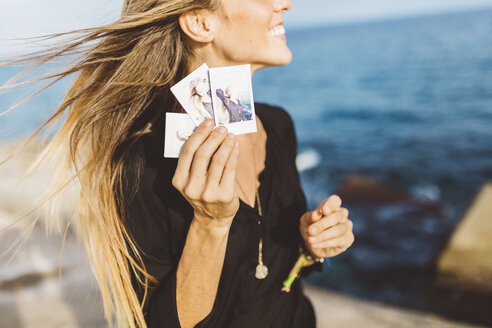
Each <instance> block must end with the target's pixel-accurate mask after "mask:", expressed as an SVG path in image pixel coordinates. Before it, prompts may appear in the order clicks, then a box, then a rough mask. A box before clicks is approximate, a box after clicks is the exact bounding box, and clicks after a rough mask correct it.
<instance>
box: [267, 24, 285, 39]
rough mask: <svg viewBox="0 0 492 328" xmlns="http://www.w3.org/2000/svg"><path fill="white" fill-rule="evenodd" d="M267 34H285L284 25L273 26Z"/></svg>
mask: <svg viewBox="0 0 492 328" xmlns="http://www.w3.org/2000/svg"><path fill="white" fill-rule="evenodd" d="M268 34H270V35H271V36H279V35H285V29H284V26H283V25H278V26H275V27H274V28H271V29H270V30H268Z"/></svg>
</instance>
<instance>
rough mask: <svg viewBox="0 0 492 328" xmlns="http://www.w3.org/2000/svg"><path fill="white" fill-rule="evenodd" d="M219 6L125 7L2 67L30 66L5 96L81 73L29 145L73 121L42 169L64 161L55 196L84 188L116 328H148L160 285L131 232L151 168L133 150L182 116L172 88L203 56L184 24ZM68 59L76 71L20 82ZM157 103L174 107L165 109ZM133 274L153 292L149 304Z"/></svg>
mask: <svg viewBox="0 0 492 328" xmlns="http://www.w3.org/2000/svg"><path fill="white" fill-rule="evenodd" d="M218 6H219V0H125V2H124V5H123V11H122V14H121V17H120V18H119V19H118V20H117V21H116V22H114V23H111V24H108V25H106V26H102V27H97V28H89V29H83V30H77V31H73V32H69V33H61V34H56V35H52V36H49V37H48V38H50V39H57V38H62V39H61V40H60V41H59V42H58V43H57V44H56V46H55V47H52V48H50V49H47V50H41V51H38V52H34V53H31V54H28V55H24V56H20V57H15V58H7V59H3V60H1V61H0V67H1V66H13V65H26V64H30V66H28V68H26V69H25V70H24V72H23V73H22V74H19V75H17V76H15V77H14V78H12V79H11V80H10V81H8V82H7V83H5V84H4V85H3V86H1V87H0V90H3V89H8V88H13V87H17V86H20V85H24V84H27V83H32V82H40V81H47V85H46V86H45V87H43V88H42V89H41V90H39V91H38V93H39V92H42V91H43V90H45V89H46V88H48V87H49V86H51V85H53V84H54V83H56V82H58V81H59V80H61V79H63V78H66V77H67V76H71V75H72V74H76V78H75V80H74V82H73V84H72V86H71V87H70V89H69V91H68V93H67V94H66V96H65V98H64V99H63V101H62V103H61V104H60V106H59V107H58V109H57V110H56V111H55V113H54V114H53V115H52V116H51V117H50V118H49V119H48V120H47V121H46V122H45V123H44V124H43V125H42V126H40V127H39V128H38V129H37V130H36V131H35V132H34V133H33V134H32V135H31V137H30V138H29V139H28V140H32V139H33V138H34V137H35V136H37V135H39V134H40V133H41V132H42V131H45V129H46V128H47V127H51V128H54V127H55V125H56V123H57V122H58V121H60V120H63V124H62V125H61V127H60V129H59V130H58V131H57V132H56V134H55V135H54V137H53V138H52V139H51V140H50V142H49V144H48V145H47V146H46V148H45V151H44V152H43V154H42V156H41V157H40V158H39V161H38V162H37V163H42V162H44V161H47V160H48V158H51V157H54V158H58V159H59V160H58V161H57V160H55V161H54V162H55V163H57V165H58V168H59V171H57V172H59V173H58V174H57V175H58V178H59V179H58V181H59V182H58V183H57V185H55V186H54V189H53V191H52V195H53V194H56V193H58V192H59V191H60V190H62V189H63V188H64V187H65V186H66V185H67V183H68V182H69V181H76V182H77V183H78V184H79V185H80V196H79V198H78V207H77V218H78V221H79V225H80V228H81V229H80V232H81V236H82V239H83V242H84V246H85V248H86V252H87V255H88V257H89V260H90V263H91V267H92V269H93V272H94V274H95V276H96V278H97V281H98V283H99V287H100V289H101V294H102V298H103V304H104V313H105V317H106V319H107V320H108V322H109V324H110V325H112V324H113V320H114V319H116V323H117V326H118V327H146V324H145V320H144V315H143V312H142V308H143V304H144V302H145V298H146V295H147V290H148V288H149V286H150V283H151V282H154V283H155V282H157V281H156V279H155V278H154V277H152V276H151V275H149V274H148V273H147V271H146V268H145V266H144V264H143V260H142V256H141V254H140V252H139V249H138V246H137V245H136V243H135V242H134V240H133V238H132V236H131V235H130V233H129V232H128V231H127V229H126V227H125V224H124V222H125V218H124V208H125V203H126V201H127V200H128V199H129V198H130V197H131V195H132V194H134V193H135V192H136V189H137V186H136V185H129V181H131V180H130V179H129V177H138V176H139V175H140V172H141V169H142V167H141V166H142V164H141V162H139V161H133V160H131V157H130V149H131V146H132V145H133V144H134V143H135V142H136V141H137V140H138V139H139V138H140V137H141V136H142V135H145V134H147V133H149V132H150V130H151V128H152V124H153V122H156V120H157V119H158V118H159V116H160V115H162V111H176V110H177V108H178V106H177V103H176V101H175V100H174V98H173V97H172V95H171V94H170V91H169V86H170V85H172V84H174V83H176V82H177V81H179V80H180V79H181V78H183V77H184V75H185V74H186V72H187V70H188V65H189V59H190V58H191V57H192V56H193V53H192V49H191V48H190V47H189V45H188V44H187V43H186V42H185V39H184V36H183V33H182V31H181V29H180V27H179V22H178V18H179V16H180V15H181V14H183V13H185V12H189V11H192V10H198V9H208V10H216V9H217V7H218ZM67 37H68V39H67ZM59 58H68V59H69V60H70V61H71V62H73V64H71V65H70V66H66V67H64V68H63V70H62V71H60V72H52V73H49V74H45V75H42V76H41V77H38V78H33V79H30V80H27V81H23V82H18V81H19V80H20V78H21V77H22V76H23V75H24V74H25V73H29V72H31V71H33V70H35V69H36V68H38V67H40V66H41V65H43V64H45V63H48V62H50V61H52V60H54V59H59ZM28 99H30V98H28ZM152 102H158V103H159V104H161V106H168V107H167V108H164V107H159V106H157V107H158V108H157V109H156V108H154V107H156V106H150V104H151V103H152ZM152 108H154V109H152ZM11 109H12V108H11ZM11 109H8V110H7V112H8V111H9V110H11ZM0 115H1V114H0ZM68 224H69V223H68ZM68 224H67V228H68ZM132 273H133V274H134V275H135V276H136V277H137V280H138V282H139V284H141V285H142V286H144V287H145V295H144V299H143V300H142V302H141V303H140V302H139V299H138V297H137V295H136V292H135V290H134V289H133V286H132V281H131V276H132Z"/></svg>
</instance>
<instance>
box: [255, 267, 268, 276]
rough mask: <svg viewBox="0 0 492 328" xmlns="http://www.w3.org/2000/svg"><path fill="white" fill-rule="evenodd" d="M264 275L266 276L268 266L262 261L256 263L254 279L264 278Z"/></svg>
mask: <svg viewBox="0 0 492 328" xmlns="http://www.w3.org/2000/svg"><path fill="white" fill-rule="evenodd" d="M266 276H268V268H267V267H266V265H264V264H263V263H260V264H258V265H257V266H256V273H255V277H256V279H265V278H266Z"/></svg>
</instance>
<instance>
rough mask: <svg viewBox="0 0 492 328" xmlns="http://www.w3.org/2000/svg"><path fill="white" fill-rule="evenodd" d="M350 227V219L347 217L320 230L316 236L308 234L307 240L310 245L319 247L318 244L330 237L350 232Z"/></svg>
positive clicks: (333, 237) (351, 225)
mask: <svg viewBox="0 0 492 328" xmlns="http://www.w3.org/2000/svg"><path fill="white" fill-rule="evenodd" d="M352 228H353V223H352V221H350V220H349V219H345V220H343V221H342V222H340V223H338V224H337V225H335V226H333V227H331V228H328V229H326V230H324V231H322V232H321V233H319V234H318V235H317V236H310V237H309V238H308V241H309V244H310V245H311V247H313V248H320V244H322V243H323V242H325V241H327V240H330V239H335V238H338V237H339V236H343V235H345V234H346V233H348V232H351V231H352Z"/></svg>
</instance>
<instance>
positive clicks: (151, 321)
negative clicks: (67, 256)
mask: <svg viewBox="0 0 492 328" xmlns="http://www.w3.org/2000/svg"><path fill="white" fill-rule="evenodd" d="M290 7H291V2H290V0H248V1H244V0H193V1H192V0H188V1H186V0H161V1H155V0H126V2H125V5H124V8H123V13H122V16H121V18H120V20H118V21H117V22H115V23H113V24H110V25H108V26H104V27H101V28H94V29H88V30H83V31H77V32H75V34H74V35H75V38H74V39H73V40H71V41H70V42H68V41H66V39H64V40H65V41H63V42H64V43H63V44H61V45H60V46H59V47H57V48H55V49H54V50H52V49H50V50H48V51H46V52H42V53H36V54H34V55H32V56H26V57H23V58H20V59H18V60H16V61H14V62H8V63H7V64H9V65H11V64H15V63H20V64H22V63H30V62H35V63H44V62H46V61H48V60H50V59H53V58H58V57H61V56H71V57H70V58H73V56H74V55H80V60H78V61H77V62H76V63H75V64H74V65H72V66H71V67H69V68H68V69H66V70H64V71H63V72H61V73H56V74H52V75H51V76H48V77H47V78H55V79H57V78H63V77H66V76H68V75H70V74H73V73H77V74H78V77H77V79H76V80H75V82H74V84H73V86H72V88H71V89H70V91H69V92H68V94H67V96H66V98H65V99H64V101H63V103H62V104H61V105H60V107H59V109H58V111H57V112H56V113H55V114H54V115H53V117H52V118H51V119H50V120H49V121H48V122H47V123H46V124H45V125H48V124H55V123H56V121H57V120H58V119H60V118H61V117H62V115H64V114H66V115H67V118H66V120H65V121H64V123H63V125H62V127H61V128H60V129H59V130H58V132H57V134H56V135H55V137H54V138H53V139H52V141H51V142H50V145H49V147H48V148H47V150H46V152H45V153H46V154H60V156H62V158H64V159H65V161H64V163H65V164H66V168H67V170H66V172H67V175H66V177H67V178H68V179H69V181H70V179H71V178H72V176H71V175H70V172H75V177H74V179H76V180H77V181H78V182H79V183H80V186H81V196H80V201H79V212H78V219H79V221H80V224H81V228H82V229H81V232H82V237H83V238H84V242H85V243H86V246H87V250H88V255H89V258H90V260H91V265H92V266H93V268H94V270H95V272H96V277H97V278H98V282H99V284H100V287H101V292H102V295H103V301H104V307H105V313H106V317H107V319H108V320H109V321H111V319H112V318H113V317H116V320H117V325H118V327H126V326H128V327H136V326H138V327H145V326H149V327H179V326H181V327H193V326H197V327H314V325H315V323H314V322H315V319H314V313H313V310H312V307H311V305H310V303H309V301H308V300H307V299H306V298H305V297H304V295H303V292H302V286H301V282H300V281H299V280H297V281H293V280H291V283H292V281H293V283H292V285H291V286H290V287H291V289H290V292H289V293H287V292H283V291H281V287H282V282H283V281H284V280H285V279H286V278H287V277H288V276H289V273H290V272H291V270H292V267H293V266H294V264H295V263H296V260H297V259H298V258H299V246H302V248H304V249H305V250H304V251H305V252H308V253H310V255H311V256H312V257H313V258H314V259H316V258H324V257H332V256H335V255H337V254H339V253H341V252H343V251H344V250H346V249H347V248H348V247H349V246H350V245H351V244H352V242H353V234H352V223H351V221H350V220H349V219H348V211H347V210H346V209H344V208H342V207H341V201H340V199H339V198H338V197H337V196H331V197H329V198H327V199H326V200H325V201H324V202H322V203H321V204H320V205H319V206H318V207H317V208H316V209H315V210H314V211H307V210H306V203H305V199H304V195H303V193H302V190H301V187H300V183H299V177H298V174H297V171H296V168H295V155H296V139H295V133H294V128H293V124H292V121H291V119H290V117H289V116H288V114H287V113H286V112H285V111H284V110H282V109H280V108H278V107H272V106H268V105H263V104H256V106H255V107H256V110H257V124H258V133H255V134H247V135H240V136H234V135H231V134H228V133H227V129H226V128H225V127H218V128H216V129H215V130H213V126H212V122H211V121H210V120H207V121H205V122H203V123H202V125H201V126H200V127H199V128H198V129H197V130H196V131H195V132H194V133H193V135H192V136H191V137H190V138H189V139H188V140H187V141H186V143H185V145H184V147H183V150H182V153H181V156H180V158H179V160H170V159H164V158H163V157H162V146H163V136H164V132H163V126H164V122H163V117H164V115H163V114H164V112H165V111H180V110H181V109H180V108H179V107H178V105H177V103H176V101H175V100H174V98H173V96H172V94H171V93H170V91H169V88H170V86H171V85H174V84H175V83H176V82H177V81H179V80H181V79H182V78H183V77H184V76H186V75H187V74H188V73H189V72H191V71H193V70H194V69H195V68H196V67H198V66H199V65H201V64H202V63H203V62H205V63H207V64H208V65H209V66H210V67H219V66H228V65H237V64H251V67H252V71H253V72H255V71H257V70H259V69H261V68H264V67H268V66H275V65H286V64H288V63H289V62H290V60H291V53H290V51H289V49H288V47H287V45H286V41H285V36H284V33H283V27H282V14H283V13H284V12H286V11H287V10H289V9H290ZM67 42H68V43H67ZM4 65H5V63H4ZM12 86H13V85H12ZM4 87H9V86H4ZM41 128H42V127H41ZM41 128H40V129H41ZM39 131H40V130H38V131H37V132H39ZM74 169H75V170H74ZM64 184H65V182H64V181H62V183H61V184H60V186H59V187H63V186H64ZM59 189H60V188H56V189H55V190H59ZM313 263H314V260H311V261H309V262H306V263H304V264H305V265H306V266H308V265H313ZM317 265H318V269H319V263H318V264H317ZM312 268H313V267H311V269H312ZM308 269H309V268H304V270H303V271H304V273H305V274H306V273H307V270H308Z"/></svg>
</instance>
